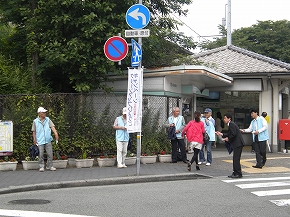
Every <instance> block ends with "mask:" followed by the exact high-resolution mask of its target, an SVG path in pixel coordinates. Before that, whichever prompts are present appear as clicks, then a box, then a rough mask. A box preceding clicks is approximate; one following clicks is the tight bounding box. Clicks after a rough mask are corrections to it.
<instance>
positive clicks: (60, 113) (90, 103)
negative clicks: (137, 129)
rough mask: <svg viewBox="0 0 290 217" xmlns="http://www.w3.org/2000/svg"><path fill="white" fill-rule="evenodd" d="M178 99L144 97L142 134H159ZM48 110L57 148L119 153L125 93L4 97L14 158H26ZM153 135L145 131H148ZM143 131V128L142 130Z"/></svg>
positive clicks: (1, 112)
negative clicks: (41, 113) (117, 125)
mask: <svg viewBox="0 0 290 217" xmlns="http://www.w3.org/2000/svg"><path fill="white" fill-rule="evenodd" d="M178 104H179V100H178V98H173V97H166V96H150V95H144V96H143V123H144V124H146V126H144V131H143V130H142V134H144V139H145V140H146V138H145V136H147V137H148V136H150V137H152V134H153V133H154V132H152V129H154V131H156V132H155V133H156V134H158V133H160V132H162V125H163V123H164V122H165V121H166V120H167V118H168V115H169V113H170V111H171V108H172V107H175V106H178ZM39 106H43V107H44V108H46V109H47V110H48V113H47V116H48V117H49V118H50V119H51V120H52V121H53V122H54V124H55V126H56V129H57V131H58V133H59V136H60V141H59V145H58V146H56V145H55V144H54V149H58V150H60V151H61V152H63V153H66V154H71V155H77V154H80V153H82V152H84V151H86V152H88V153H90V154H92V155H99V154H104V153H113V152H115V141H114V140H115V132H114V130H113V128H112V125H113V123H114V120H115V118H116V117H117V116H120V115H121V111H122V108H123V107H125V106H126V95H123V94H100V93H90V94H36V95H0V120H11V121H12V122H13V127H14V130H13V131H14V132H13V134H14V135H13V143H14V155H15V156H16V157H18V158H20V159H21V158H24V157H25V156H27V155H28V147H29V146H30V145H31V144H32V133H31V126H32V121H33V119H35V118H36V117H37V108H38V107H39ZM148 127H149V131H150V129H151V131H150V132H145V129H148ZM142 128H143V127H142Z"/></svg>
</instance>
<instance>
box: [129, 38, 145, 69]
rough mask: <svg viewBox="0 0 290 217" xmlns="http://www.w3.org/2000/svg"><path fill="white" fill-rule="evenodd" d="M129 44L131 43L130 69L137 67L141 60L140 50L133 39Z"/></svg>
mask: <svg viewBox="0 0 290 217" xmlns="http://www.w3.org/2000/svg"><path fill="white" fill-rule="evenodd" d="M131 43H132V58H131V65H132V67H138V65H139V63H140V62H141V60H142V48H141V46H140V45H139V44H138V43H137V42H136V41H135V40H134V39H131Z"/></svg>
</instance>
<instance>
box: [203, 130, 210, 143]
mask: <svg viewBox="0 0 290 217" xmlns="http://www.w3.org/2000/svg"><path fill="white" fill-rule="evenodd" d="M208 141H209V135H208V134H207V133H206V132H204V134H203V142H204V143H207V142H208Z"/></svg>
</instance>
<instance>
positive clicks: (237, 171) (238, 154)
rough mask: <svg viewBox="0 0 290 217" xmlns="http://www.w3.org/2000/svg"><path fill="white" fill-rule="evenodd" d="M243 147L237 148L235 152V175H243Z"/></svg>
mask: <svg viewBox="0 0 290 217" xmlns="http://www.w3.org/2000/svg"><path fill="white" fill-rule="evenodd" d="M242 150H243V146H240V147H237V148H235V149H234V150H233V175H242V169H241V162H240V161H241V155H242Z"/></svg>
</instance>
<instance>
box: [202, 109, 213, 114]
mask: <svg viewBox="0 0 290 217" xmlns="http://www.w3.org/2000/svg"><path fill="white" fill-rule="evenodd" d="M207 112H210V113H212V110H211V109H210V108H206V109H205V110H204V113H207Z"/></svg>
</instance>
